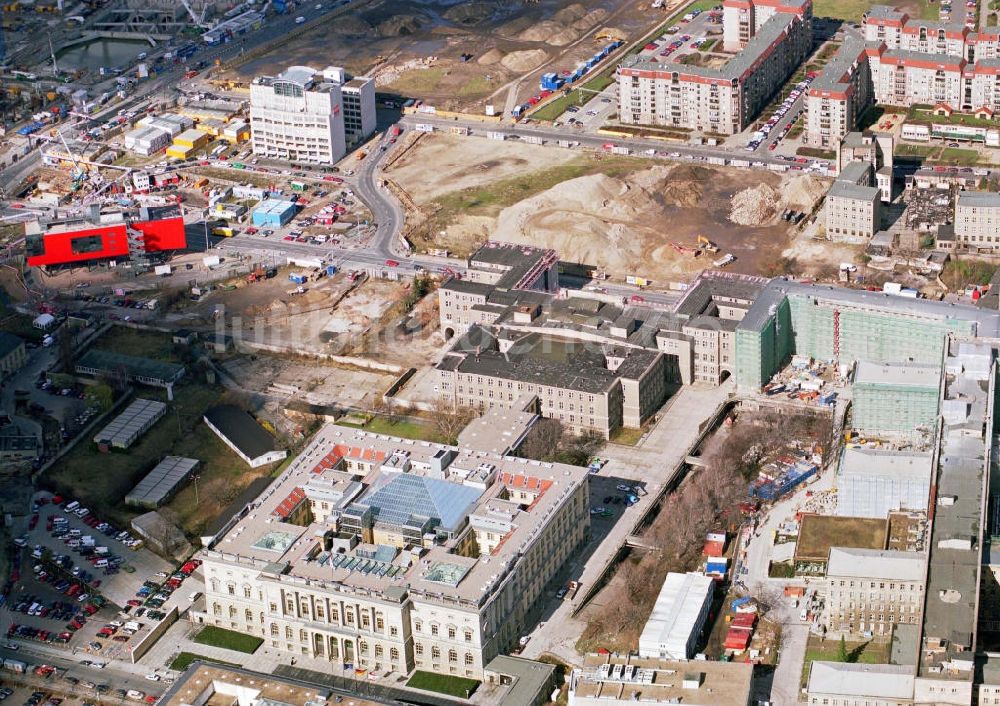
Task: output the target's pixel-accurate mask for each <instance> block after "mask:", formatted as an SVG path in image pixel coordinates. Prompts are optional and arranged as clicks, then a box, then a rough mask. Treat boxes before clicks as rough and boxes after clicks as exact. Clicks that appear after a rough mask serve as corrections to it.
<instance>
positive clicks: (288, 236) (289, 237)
mask: <svg viewBox="0 0 1000 706" xmlns="http://www.w3.org/2000/svg"><path fill="white" fill-rule="evenodd" d="M282 240H295V236H294V235H286V236H285V237H284V238H282Z"/></svg>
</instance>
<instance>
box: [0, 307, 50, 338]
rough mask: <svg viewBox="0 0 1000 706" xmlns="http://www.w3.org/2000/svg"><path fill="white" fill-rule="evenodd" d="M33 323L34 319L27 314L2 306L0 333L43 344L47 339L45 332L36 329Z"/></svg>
mask: <svg viewBox="0 0 1000 706" xmlns="http://www.w3.org/2000/svg"><path fill="white" fill-rule="evenodd" d="M32 321H33V319H32V318H31V317H30V316H28V315H27V314H22V313H20V312H18V311H15V310H14V309H8V308H6V307H3V306H0V331H6V332H7V333H12V334H14V335H15V336H20V337H21V338H23V339H24V340H25V341H34V342H35V343H41V341H42V339H43V338H45V332H44V331H40V330H38V329H37V328H35V326H34V324H33V323H32Z"/></svg>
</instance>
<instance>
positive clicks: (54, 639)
mask: <svg viewBox="0 0 1000 706" xmlns="http://www.w3.org/2000/svg"><path fill="white" fill-rule="evenodd" d="M13 637H16V638H18V639H21V640H37V641H39V642H44V643H46V644H53V643H54V644H57V645H65V644H66V643H67V642H69V641H70V640H71V639H72V638H73V633H72V632H70V631H68V630H66V631H63V632H55V631H49V630H42V629H40V628H36V627H33V626H31V625H18V624H17V623H12V624H11V625H10V627H8V628H7V639H10V638H13Z"/></svg>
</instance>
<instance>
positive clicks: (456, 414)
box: [431, 400, 479, 444]
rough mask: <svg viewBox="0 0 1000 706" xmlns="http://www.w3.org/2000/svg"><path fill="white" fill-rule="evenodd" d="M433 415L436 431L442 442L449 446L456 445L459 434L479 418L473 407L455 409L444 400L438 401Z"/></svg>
mask: <svg viewBox="0 0 1000 706" xmlns="http://www.w3.org/2000/svg"><path fill="white" fill-rule="evenodd" d="M431 414H432V417H433V422H434V429H435V431H437V433H438V434H439V435H440V436H441V439H442V441H444V442H446V443H449V444H454V443H455V442H456V441H457V440H458V433H459V432H460V431H462V429H464V428H465V427H466V426H467V425H468V424H469V422H471V421H472V420H473V419H475V418H476V417H478V416H479V413H478V412H477V411H476V410H474V409H472V408H471V407H455V408H454V409H453V408H452V407H451V405H449V404H448V403H447V402H445V401H444V400H438V401H437V402H436V403H435V404H434V409H433V410H432V412H431Z"/></svg>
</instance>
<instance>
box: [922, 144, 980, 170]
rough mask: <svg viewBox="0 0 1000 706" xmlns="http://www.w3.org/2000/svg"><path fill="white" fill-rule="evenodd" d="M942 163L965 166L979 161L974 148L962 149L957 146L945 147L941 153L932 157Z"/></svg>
mask: <svg viewBox="0 0 1000 706" xmlns="http://www.w3.org/2000/svg"><path fill="white" fill-rule="evenodd" d="M933 161H940V162H942V163H944V164H950V165H956V166H962V167H967V166H971V165H973V164H976V163H977V162H978V161H979V153H978V152H977V151H976V150H963V149H960V148H958V147H945V148H944V149H943V150H942V151H941V155H940V156H939V157H936V158H934V159H933Z"/></svg>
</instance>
